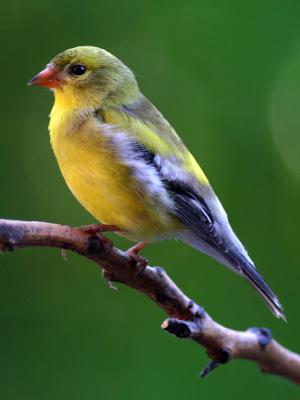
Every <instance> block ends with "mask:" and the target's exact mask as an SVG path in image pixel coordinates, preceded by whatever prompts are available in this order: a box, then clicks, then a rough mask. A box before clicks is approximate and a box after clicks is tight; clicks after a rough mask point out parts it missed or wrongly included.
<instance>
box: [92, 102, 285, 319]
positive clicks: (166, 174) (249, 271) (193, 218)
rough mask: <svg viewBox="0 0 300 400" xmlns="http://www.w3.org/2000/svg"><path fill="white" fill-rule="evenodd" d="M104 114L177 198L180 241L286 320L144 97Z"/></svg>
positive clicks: (196, 169)
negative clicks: (220, 267) (238, 279)
mask: <svg viewBox="0 0 300 400" xmlns="http://www.w3.org/2000/svg"><path fill="white" fill-rule="evenodd" d="M100 116H101V119H102V120H103V122H105V123H106V124H108V125H110V126H111V125H113V126H114V127H115V128H116V129H117V130H118V129H121V130H122V132H126V136H128V137H129V138H130V142H129V143H130V146H133V151H134V157H135V158H138V159H140V160H142V161H143V162H144V164H145V165H147V166H149V168H151V170H152V171H155V178H157V177H158V178H159V180H160V182H161V183H162V189H163V191H164V192H165V193H166V194H167V196H168V197H169V198H170V200H171V201H170V202H169V203H168V207H169V212H170V214H172V215H174V216H175V217H177V218H178V220H179V221H180V222H181V223H182V226H183V231H184V230H186V232H187V235H186V236H185V234H184V235H181V236H180V237H181V238H182V239H183V240H185V241H186V242H187V243H189V244H191V245H193V246H194V247H196V248H198V249H199V250H201V251H203V252H206V253H207V254H209V255H211V256H213V257H214V258H216V259H217V260H218V261H221V262H222V263H223V264H224V265H226V266H227V267H229V268H231V269H232V270H234V271H235V272H237V273H239V274H240V275H242V276H243V277H244V278H246V279H247V280H248V281H249V283H250V284H251V285H252V286H253V287H254V288H255V289H256V290H257V291H258V292H259V293H260V294H261V295H262V297H263V298H264V300H265V301H266V303H267V304H268V306H269V307H270V309H271V311H272V312H273V313H274V314H275V315H276V316H277V317H282V318H285V317H284V314H283V309H282V306H281V304H280V302H279V300H278V298H277V297H276V295H275V294H274V293H273V292H272V290H271V289H270V287H269V286H268V285H267V284H266V283H265V281H264V279H263V277H262V276H261V275H260V274H259V272H258V271H257V270H256V268H255V266H254V264H253V262H252V261H251V259H250V258H249V256H248V254H247V251H246V250H245V248H244V247H243V245H242V244H241V242H240V241H239V239H238V238H237V237H236V235H235V234H234V232H233V230H232V229H231V226H230V224H229V222H228V219H227V215H226V213H225V211H224V209H223V207H222V205H221V203H220V202H219V200H218V199H217V197H216V195H215V193H214V191H213V190H212V188H211V187H210V185H209V182H208V180H207V178H206V176H205V175H204V173H203V171H202V169H201V168H200V166H199V165H198V163H197V162H196V160H195V159H194V158H193V156H192V155H191V153H190V152H189V151H188V150H187V148H186V147H185V145H184V144H183V143H182V141H181V140H180V138H179V137H178V136H177V134H176V132H175V131H174V129H173V128H172V127H171V126H170V125H169V124H168V122H167V121H166V120H165V119H164V118H163V116H162V115H161V114H160V113H159V111H158V110H157V109H156V108H155V107H154V106H153V105H152V104H151V103H150V102H149V101H148V100H147V99H145V98H144V97H141V99H140V101H139V102H137V104H136V105H131V106H123V107H122V108H119V109H117V110H111V109H110V110H102V111H101V112H100ZM126 146H127V147H128V143H127V144H126ZM160 190H161V189H160ZM165 204H166V203H165ZM190 234H192V236H193V239H191V238H190V237H191V236H190ZM188 237H189V238H188ZM203 244H204V246H203Z"/></svg>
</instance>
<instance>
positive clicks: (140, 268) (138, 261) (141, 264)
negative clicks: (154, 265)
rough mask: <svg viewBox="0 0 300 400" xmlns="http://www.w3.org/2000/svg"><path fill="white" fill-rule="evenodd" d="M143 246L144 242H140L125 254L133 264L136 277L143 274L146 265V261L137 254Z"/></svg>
mask: <svg viewBox="0 0 300 400" xmlns="http://www.w3.org/2000/svg"><path fill="white" fill-rule="evenodd" d="M145 246H146V243H145V242H140V243H137V244H136V245H135V246H133V247H131V248H130V249H129V250H127V252H126V254H127V256H128V257H129V258H130V259H131V260H132V261H133V262H134V263H135V266H136V269H137V274H138V275H139V274H141V273H143V272H144V271H145V268H146V267H147V265H148V260H146V258H144V257H142V256H140V255H139V254H138V253H139V252H140V251H141V250H142V249H143V248H144V247H145Z"/></svg>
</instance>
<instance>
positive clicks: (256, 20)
mask: <svg viewBox="0 0 300 400" xmlns="http://www.w3.org/2000/svg"><path fill="white" fill-rule="evenodd" d="M0 18H1V21H0V22H1V24H0V29H1V36H2V44H1V64H0V65H1V70H2V78H1V83H0V85H1V99H0V102H1V136H0V163H1V164H0V180H1V197H0V199H1V203H0V205H1V217H6V218H15V219H29V220H46V221H52V222H58V223H65V224H71V225H80V224H87V223H91V222H94V221H93V219H92V218H91V216H90V215H88V214H87V213H86V212H85V210H83V209H82V208H81V206H80V205H79V204H78V203H77V201H76V200H75V199H74V198H73V197H72V195H71V193H70V192H69V190H68V189H67V187H66V185H65V183H64V181H63V179H62V177H61V175H60V172H59V170H58V168H57V165H56V162H55V159H54V156H53V154H52V151H51V148H50V145H49V137H48V133H47V124H48V114H49V111H50V107H51V105H52V101H53V100H52V94H51V93H50V92H47V91H46V90H41V89H39V88H28V87H26V82H27V81H28V80H29V79H30V78H31V77H32V76H33V75H35V74H36V73H37V72H38V71H40V70H41V69H42V68H43V67H44V65H45V64H46V63H47V62H48V61H49V59H50V58H51V57H52V56H54V55H55V54H56V53H58V52H60V51H62V50H64V49H66V48H69V47H73V46H76V45H87V44H89V45H96V46H100V47H103V48H105V49H107V50H109V51H111V52H112V53H113V54H115V55H117V56H118V57H119V58H121V59H122V60H123V61H124V62H125V63H127V64H128V65H129V66H130V67H131V68H132V69H133V70H134V71H135V73H136V74H137V77H138V80H139V83H140V87H141V89H142V91H143V92H144V94H146V95H147V97H148V98H149V99H150V100H151V101H153V102H154V104H156V106H157V107H158V108H159V109H160V110H161V111H162V112H163V113H164V115H165V116H166V117H167V118H168V119H169V120H170V121H171V123H172V124H173V126H174V127H175V128H176V129H177V131H178V132H179V134H180V135H181V136H182V137H183V138H184V140H185V142H186V144H187V145H188V146H189V147H190V148H191V149H192V150H193V153H194V154H195V156H196V157H197V158H198V159H199V160H200V161H201V164H202V166H203V167H204V169H205V171H206V173H207V175H208V176H209V178H210V181H211V182H212V184H213V185H214V188H215V190H216V192H217V193H218V195H219V197H220V199H221V201H222V202H223V205H224V207H225V208H226V210H227V212H228V214H229V216H230V220H231V222H232V225H233V227H234V228H235V230H236V232H237V233H238V235H239V236H240V238H241V239H242V241H243V242H244V243H245V244H246V246H247V248H248V249H249V251H250V254H251V256H252V257H253V258H254V260H255V261H256V263H257V265H258V266H259V268H260V271H261V272H262V273H263V275H264V276H265V278H266V279H267V281H268V282H269V284H270V285H271V286H272V287H273V288H274V290H275V291H276V292H277V293H278V295H279V297H280V298H281V300H282V302H283V304H284V306H285V310H286V313H287V316H288V324H285V323H284V322H282V321H277V320H276V319H275V318H274V317H273V316H272V315H271V313H270V312H269V311H268V310H267V308H266V307H265V305H264V304H263V302H262V301H261V299H260V298H259V297H258V296H257V295H256V294H255V292H254V291H253V290H252V289H251V288H250V287H249V285H247V284H246V283H245V282H244V281H242V280H241V279H240V278H239V277H237V276H235V275H233V274H231V273H229V272H228V271H227V270H225V269H224V268H221V267H219V266H218V265H217V263H216V262H215V261H213V260H211V259H209V258H207V257H206V256H204V255H202V254H199V253H198V252H196V251H195V250H193V249H192V248H189V247H187V246H186V245H183V244H181V243H176V242H162V243H159V244H155V245H152V246H149V247H148V248H147V249H146V250H145V251H144V254H145V255H146V256H147V257H148V258H149V260H150V261H151V263H152V264H155V265H161V266H164V267H165V268H166V269H167V271H168V272H169V274H170V275H171V277H172V278H174V279H175V281H176V282H177V283H178V284H179V286H180V287H181V288H182V289H184V291H186V293H187V294H188V295H190V296H191V297H192V298H194V299H195V300H196V301H197V302H199V303H201V304H202V305H203V306H204V307H205V308H206V309H207V310H208V311H209V312H210V313H211V314H212V315H213V316H214V317H215V318H216V319H217V320H218V321H219V322H220V323H223V324H225V325H228V326H230V327H232V328H236V329H245V328H247V327H249V326H268V327H270V328H271V329H272V330H273V333H274V335H275V336H276V338H277V339H279V340H280V341H281V342H282V343H283V344H284V345H286V346H288V347H290V348H291V349H293V350H295V351H298V352H300V339H299V329H300V320H299V304H300V293H299V281H300V256H299V225H300V210H299V203H300V157H299V156H300V152H299V150H300V135H299V132H300V114H299V104H300V24H299V19H300V3H299V2H296V1H293V0H290V1H285V2H283V1H276V0H270V1H266V0H254V1H252V2H241V1H239V0H223V1H222V0H219V1H213V0H201V1H194V2H192V1H186V2H182V1H179V0H176V1H173V2H167V1H159V2H157V1H149V0H148V1H133V0H128V1H126V2H124V1H119V0H118V1H111V2H106V1H102V0H97V1H94V0H87V1H84V2H82V3H80V2H78V1H77V2H71V1H58V0H51V1H50V0H44V1H42V2H41V1H29V2H23V1H21V0H19V1H16V0H11V1H8V2H5V3H3V4H2V6H1V16H0ZM113 239H114V241H115V243H116V245H118V246H120V247H121V248H124V249H125V248H127V247H128V246H129V245H130V243H129V242H127V241H125V240H123V239H120V238H118V237H116V236H113ZM0 304H1V306H0V393H1V398H2V399H8V400H19V399H20V400H27V399H28V400H29V399H30V400H35V399H39V400H41V399H43V400H44V399H45V400H48V399H56V400H61V399H64V400H65V399H72V400H77V399H78V400H82V399H91V400H93V399H99V398H107V399H113V400H114V399H140V398H142V399H157V398H163V397H164V398H166V399H171V398H172V399H181V398H188V399H199V398H209V399H228V398H231V399H240V398H241V397H242V398H243V399H244V400H246V399H253V398H263V397H264V398H267V399H269V398H274V399H299V389H298V388H297V387H296V386H293V385H292V384H290V383H288V382H286V381H284V380H281V379H279V378H275V377H270V376H265V375H263V374H261V373H260V372H259V371H258V369H257V367H256V365H254V364H252V363H249V362H242V361H240V362H239V361H235V362H232V363H230V364H229V365H228V366H226V367H225V366H224V367H221V368H219V369H218V370H216V371H215V372H214V373H213V374H212V375H211V376H209V377H208V378H207V379H206V380H199V379H198V377H197V374H198V372H199V371H200V369H201V368H202V367H203V366H204V365H205V364H206V363H207V356H206V354H205V352H204V351H203V350H202V349H201V348H199V347H197V346H196V345H195V344H193V343H190V342H184V341H179V340H177V339H176V338H173V337H170V336H168V335H166V334H164V333H163V332H162V331H161V330H160V323H161V322H162V320H163V319H164V317H165V316H164V315H163V313H162V311H161V310H159V309H158V308H157V307H156V306H155V305H153V304H151V302H149V301H148V300H147V299H146V298H144V297H142V296H141V295H140V294H138V293H136V292H135V291H133V290H129V289H127V288H125V287H123V286H119V290H117V291H113V290H109V289H108V288H107V284H106V283H105V281H104V280H103V279H101V274H100V272H99V270H98V268H97V267H96V266H95V265H93V264H92V263H90V262H88V261H87V260H85V259H82V258H80V257H77V256H75V255H71V254H69V261H68V262H65V261H64V260H63V258H62V257H61V255H60V252H59V251H58V250H47V249H34V250H32V249H26V250H22V251H18V252H16V253H14V254H8V255H5V256H3V257H1V258H0Z"/></svg>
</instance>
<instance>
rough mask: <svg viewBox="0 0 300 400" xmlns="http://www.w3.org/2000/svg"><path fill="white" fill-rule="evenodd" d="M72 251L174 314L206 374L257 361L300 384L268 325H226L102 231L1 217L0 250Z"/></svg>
mask: <svg viewBox="0 0 300 400" xmlns="http://www.w3.org/2000/svg"><path fill="white" fill-rule="evenodd" d="M43 246H45V247H57V248H60V249H68V250H71V251H73V252H75V253H78V254H80V255H82V256H84V257H87V258H89V259H90V260H92V261H94V262H95V263H97V264H98V265H99V266H100V267H102V269H103V273H104V276H105V277H106V278H107V279H108V280H109V281H117V282H122V283H124V284H125V285H127V286H130V287H132V288H134V289H136V290H138V291H139V292H141V293H143V294H145V295H146V296H147V297H149V298H150V299H151V300H153V301H154V302H155V303H156V304H157V305H158V306H159V307H160V308H162V309H163V310H164V311H165V312H166V314H167V315H168V316H169V318H168V319H167V320H165V321H164V322H163V324H162V328H163V329H164V330H165V331H167V332H169V333H171V334H173V335H175V336H177V337H179V338H189V339H192V340H193V341H195V342H197V343H198V344H200V345H201V346H203V347H204V348H205V349H206V351H207V353H208V355H209V357H210V358H211V361H210V363H209V364H208V366H207V367H206V368H205V369H204V370H203V371H202V373H201V376H202V377H204V376H206V375H207V374H208V373H209V372H210V371H212V370H213V369H214V368H216V367H217V366H218V365H220V364H224V363H226V362H228V361H229V360H233V359H238V358H239V359H246V360H252V361H255V362H256V363H257V364H258V365H259V367H260V368H261V370H262V371H263V372H266V373H270V374H275V375H280V376H282V377H285V378H287V379H289V380H291V381H293V382H295V383H297V384H300V356H299V355H297V354H296V353H293V352H291V351H289V350H287V349H286V348H284V347H283V346H281V345H280V344H279V343H278V342H276V341H275V340H274V339H272V334H271V332H270V330H268V329H266V328H250V329H248V330H247V331H244V332H240V331H235V330H232V329H229V328H226V327H223V326H221V325H220V324H218V323H217V322H215V321H214V320H213V319H212V318H211V317H210V316H209V315H208V314H207V313H206V312H205V311H204V309H203V308H201V307H200V306H198V305H197V304H196V303H194V302H193V301H192V300H191V299H189V298H188V297H187V296H186V295H185V294H184V293H183V292H182V291H181V290H180V289H179V288H178V287H177V286H176V284H175V283H174V282H173V281H172V280H171V279H170V278H169V276H168V275H167V274H166V272H165V271H164V270H163V269H162V268H159V267H150V266H147V267H146V268H145V269H144V270H142V271H141V269H139V268H138V267H137V264H136V261H134V260H133V258H131V257H130V256H129V255H128V253H126V252H122V251H121V250H118V249H117V248H115V247H114V246H113V244H112V242H111V241H110V240H109V239H107V238H106V237H104V236H102V235H101V234H96V235H95V234H90V233H87V232H85V231H84V230H82V229H81V228H72V227H69V226H64V225H57V224H50V223H45V222H26V221H13V220H4V219H0V251H2V252H6V251H13V250H15V249H17V248H22V247H43Z"/></svg>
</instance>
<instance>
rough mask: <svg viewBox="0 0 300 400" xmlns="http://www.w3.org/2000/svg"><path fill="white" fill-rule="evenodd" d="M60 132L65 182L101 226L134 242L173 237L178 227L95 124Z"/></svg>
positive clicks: (56, 145)
mask: <svg viewBox="0 0 300 400" xmlns="http://www.w3.org/2000/svg"><path fill="white" fill-rule="evenodd" d="M55 128H56V127H53V125H52V127H51V124H50V135H51V142H52V146H53V150H54V153H55V156H56V158H57V161H58V164H59V167H60V169H61V172H62V174H63V176H64V178H65V181H66V183H67V185H68V186H69V188H70V189H71V191H72V193H73V194H74V196H75V197H76V198H77V200H78V201H79V202H80V203H81V204H82V205H83V207H85V208H86V209H87V210H88V211H89V212H90V213H91V214H92V215H93V216H94V217H95V218H96V219H97V220H98V221H100V222H102V223H105V224H114V225H117V226H118V227H119V228H120V229H122V230H124V231H125V232H124V234H123V236H126V237H128V238H130V239H132V240H154V239H156V238H158V237H164V236H166V235H169V234H170V230H172V229H173V228H174V227H175V225H176V222H175V221H174V220H173V218H171V217H170V216H169V215H168V214H166V213H165V211H164V210H162V209H158V207H157V206H155V205H154V204H153V201H151V199H150V198H149V197H148V196H147V193H145V190H143V189H144V188H143V187H142V185H141V183H140V182H137V181H136V180H135V178H134V175H133V174H132V172H131V171H130V170H129V169H128V167H126V166H125V165H124V164H122V163H121V162H120V160H118V158H117V155H116V154H115V153H113V152H112V150H111V149H110V148H109V147H108V146H107V141H106V137H105V135H103V134H101V131H99V125H98V124H96V123H95V121H94V120H93V119H91V120H89V121H88V122H85V123H84V124H83V125H82V126H80V128H77V130H76V129H75V130H72V131H69V132H68V131H67V130H66V129H62V126H60V127H59V129H55Z"/></svg>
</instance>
